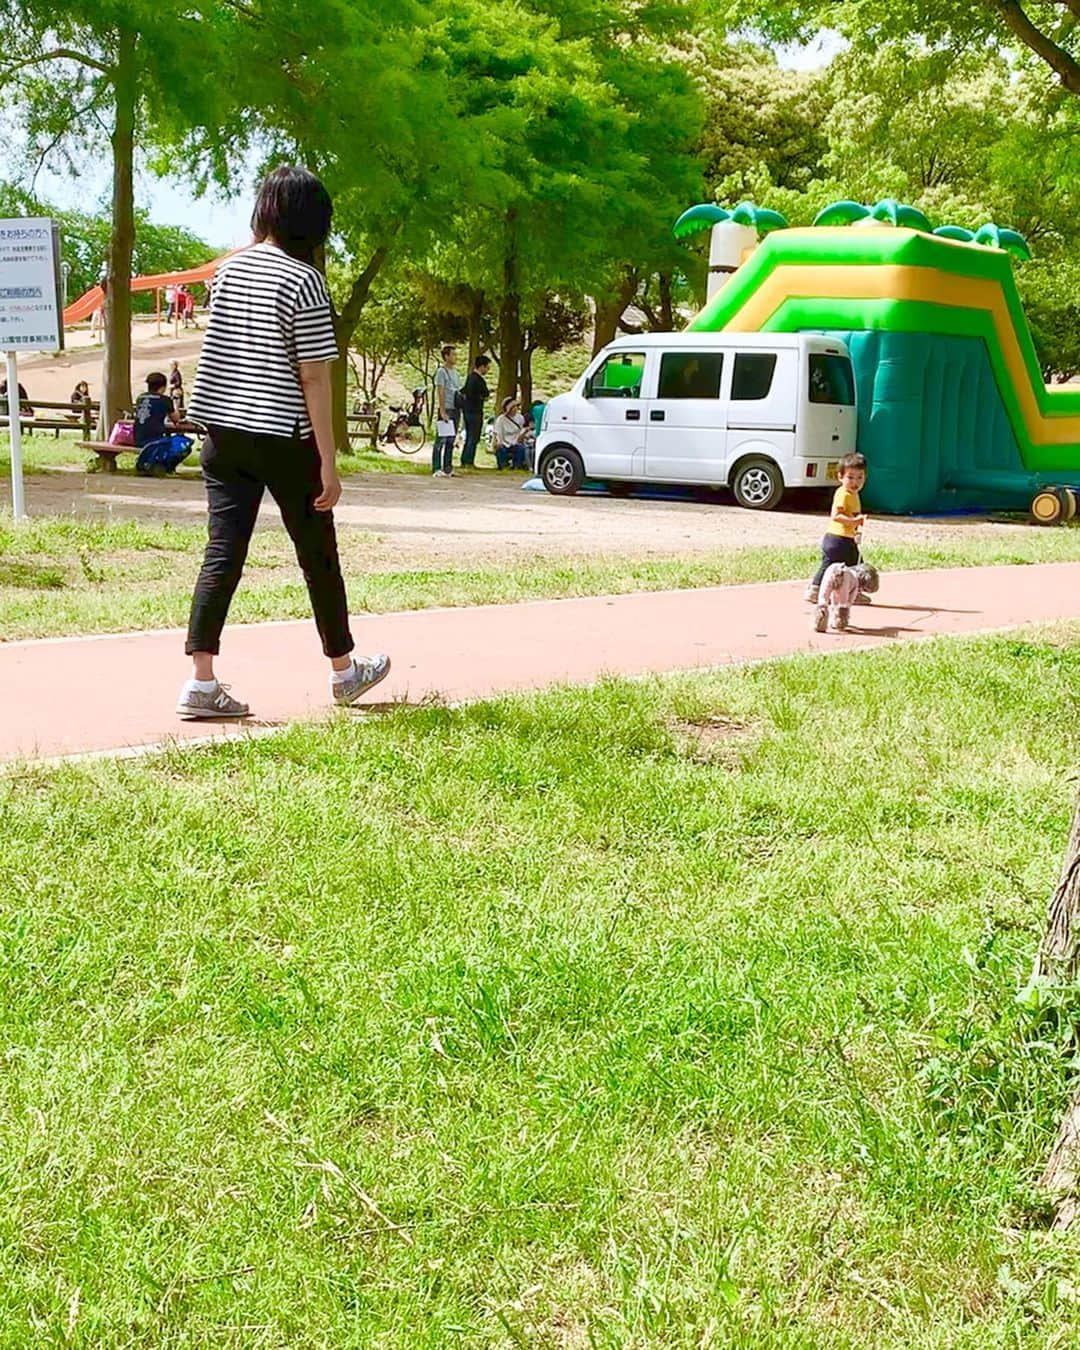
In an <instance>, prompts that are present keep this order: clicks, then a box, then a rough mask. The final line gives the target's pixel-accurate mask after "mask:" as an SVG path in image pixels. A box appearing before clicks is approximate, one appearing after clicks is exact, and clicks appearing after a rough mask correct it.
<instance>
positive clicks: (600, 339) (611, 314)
mask: <svg viewBox="0 0 1080 1350" xmlns="http://www.w3.org/2000/svg"><path fill="white" fill-rule="evenodd" d="M637 287H638V279H637V273H636V272H635V271H633V269H632V268H629V267H627V268H626V269H625V270H624V271H623V272H622V273H621V275H620V277H619V281H618V285H617V287H616V289H615V292H614V294H612V295H606V296H594V297H593V304H594V306H595V307H596V316H595V327H594V329H593V356H595V355H596V354H597V352H599V351H602V350H603V348H604V347H606V346H607V345H608V343H609V342H614V340H615V334H616V332H617V331H618V328H619V320H620V319H621V318H622V316H623V312H624V310H625V309H626V307H627V305H629V303H630V301H631V300H633V298H634V296H635V295H636V294H637Z"/></svg>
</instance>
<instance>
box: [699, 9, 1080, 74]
mask: <svg viewBox="0 0 1080 1350" xmlns="http://www.w3.org/2000/svg"><path fill="white" fill-rule="evenodd" d="M706 7H707V9H708V11H709V12H710V13H711V14H712V16H713V18H714V20H716V21H717V22H719V23H720V24H721V25H722V26H725V27H726V26H729V25H730V26H732V27H738V26H739V25H741V24H750V25H753V26H754V27H756V28H757V29H758V31H759V32H761V33H763V34H765V35H766V36H768V37H770V38H775V39H778V40H780V41H790V40H792V39H800V38H805V37H806V36H808V35H809V34H810V33H811V32H813V31H814V30H815V29H817V28H832V29H839V30H840V31H841V32H842V33H843V34H844V35H845V36H847V37H849V38H851V39H852V40H854V41H855V42H856V43H857V44H858V45H859V46H860V47H862V48H863V49H864V50H865V51H867V52H870V51H873V50H874V49H875V48H876V47H877V46H879V45H880V44H881V43H883V42H891V41H894V40H896V39H904V38H909V37H916V38H919V39H920V40H921V41H922V42H924V43H925V44H926V45H927V46H929V47H931V48H934V49H937V50H943V49H947V50H951V51H953V52H957V53H963V52H970V51H983V52H987V51H990V52H993V51H999V52H1000V51H1008V50H1012V51H1014V52H1017V53H1019V54H1020V55H1021V56H1023V57H1026V58H1028V59H1030V60H1032V61H1036V62H1038V63H1039V64H1041V65H1043V66H1044V67H1045V68H1046V69H1048V70H1050V71H1052V72H1053V74H1054V76H1055V78H1056V80H1057V82H1058V83H1059V85H1060V86H1061V88H1062V89H1064V90H1066V91H1067V92H1068V93H1070V94H1074V95H1080V24H1078V23H1077V20H1078V19H1080V2H1078V0H858V3H856V4H846V5H837V4H836V3H835V0H706Z"/></svg>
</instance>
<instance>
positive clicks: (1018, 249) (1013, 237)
mask: <svg viewBox="0 0 1080 1350" xmlns="http://www.w3.org/2000/svg"><path fill="white" fill-rule="evenodd" d="M934 233H935V234H936V235H938V237H939V238H941V239H955V240H957V242H959V243H961V244H981V245H982V246H983V247H984V248H1000V249H1004V250H1005V252H1006V253H1011V254H1012V256H1013V257H1014V258H1017V259H1019V261H1020V262H1030V261H1031V249H1030V247H1029V246H1028V241H1027V240H1026V239H1025V238H1024V236H1023V235H1022V234H1021V233H1020V232H1019V231H1018V230H1010V229H1006V228H1004V227H1002V226H1000V225H995V224H994V223H993V221H987V223H986V224H985V225H981V226H980V227H979V228H978V229H977V230H974V231H973V230H965V229H964V227H963V226H962V225H939V226H938V227H937V229H936V230H935V231H934Z"/></svg>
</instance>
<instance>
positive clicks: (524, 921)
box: [0, 625, 1080, 1350]
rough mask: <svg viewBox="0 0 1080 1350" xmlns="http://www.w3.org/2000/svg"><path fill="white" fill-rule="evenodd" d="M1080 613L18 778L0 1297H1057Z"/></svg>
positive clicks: (899, 1320)
mask: <svg viewBox="0 0 1080 1350" xmlns="http://www.w3.org/2000/svg"><path fill="white" fill-rule="evenodd" d="M1078 639H1080V625H1073V626H1065V627H1061V628H1058V629H1052V630H1043V631H1041V632H1036V633H1033V634H1030V635H1025V636H1018V637H1015V638H999V639H982V640H972V641H967V642H962V643H948V642H937V643H934V644H926V645H921V646H919V647H918V648H917V649H912V648H895V649H891V650H889V651H887V652H876V653H873V654H870V653H865V654H854V655H850V656H846V657H843V658H838V659H830V660H820V659H819V660H812V659H796V660H790V661H785V662H782V663H778V664H774V665H768V666H762V667H758V668H754V669H749V670H743V671H729V672H724V673H718V674H715V675H708V676H703V675H694V676H686V677H678V678H672V679H668V680H664V681H657V682H647V683H610V684H606V685H603V686H601V687H599V688H597V689H594V690H590V691H564V692H554V693H551V694H548V695H544V696H530V697H528V698H521V699H507V700H503V701H499V702H495V703H489V704H485V705H481V706H475V707H470V708H467V709H464V710H460V711H449V710H445V709H442V708H438V707H427V708H418V709H399V710H396V711H393V712H391V713H389V714H388V715H386V716H385V717H375V718H371V719H365V720H360V721H357V720H349V719H348V718H347V717H341V718H340V719H335V720H331V721H328V722H327V723H325V724H322V725H317V726H309V727H304V728H297V729H294V730H291V731H289V732H287V733H285V734H282V735H279V736H275V737H273V738H269V739H262V740H254V741H251V742H248V743H241V744H232V745H228V746H223V747H219V748H216V749H213V750H191V749H188V750H176V751H174V752H170V753H168V754H165V755H163V756H161V757H159V758H156V759H151V760H141V761H128V762H111V761H103V762H98V763H94V764H92V765H84V766H81V767H78V768H76V767H66V768H61V769H54V770H44V769H33V768H32V769H27V770H24V771H21V772H19V773H16V774H10V775H8V776H7V777H5V778H3V779H0V874H2V875H3V876H4V878H5V880H6V885H5V887H4V888H3V901H2V904H0V952H2V965H0V970H2V972H3V983H4V991H3V998H2V1000H0V1018H2V1020H3V1042H4V1062H5V1073H4V1075H3V1077H2V1078H0V1173H2V1176H3V1186H2V1188H0V1324H2V1326H3V1328H4V1332H3V1337H2V1339H3V1341H4V1343H5V1344H9V1345H12V1346H15V1345H19V1346H22V1345H30V1344H60V1343H65V1344H69V1345H75V1346H86V1347H95V1348H96V1347H103V1346H104V1347H112V1346H124V1347H128V1346H147V1347H161V1346H181V1345H183V1346H210V1345H213V1346H236V1347H279V1346H289V1347H307V1346H311V1347H316V1346H319V1347H322V1346H334V1347H347V1346H351V1347H368V1346H388V1347H389V1346H393V1347H398V1346H401V1347H406V1346H407V1347H415V1346H430V1347H442V1346H447V1345H457V1344H461V1345H469V1346H496V1345H498V1346H502V1345H506V1346H510V1345H537V1346H541V1345H542V1346H583V1345H599V1346H608V1345H610V1346H615V1345H619V1346H623V1345H632V1346H641V1347H646V1346H648V1347H652V1346H672V1347H698V1346H706V1345H708V1346H716V1347H720V1346H746V1347H757V1346H783V1347H805V1346H829V1347H832V1346H837V1347H866V1346H904V1347H910V1346H920V1347H922V1346H926V1347H930V1346H935V1347H937V1346H940V1347H946V1346H948V1347H950V1350H952V1348H954V1347H971V1348H972V1350H982V1347H986V1346H1006V1345H1007V1346H1014V1345H1020V1344H1032V1345H1040V1346H1058V1345H1060V1346H1066V1345H1073V1344H1075V1343H1076V1336H1077V1332H1078V1329H1080V1307H1078V1304H1077V1302H1076V1293H1075V1285H1074V1283H1073V1281H1074V1278H1075V1270H1076V1261H1077V1259H1078V1257H1080V1249H1078V1240H1077V1238H1076V1237H1073V1238H1068V1237H1061V1236H1055V1235H1052V1234H1050V1233H1048V1232H1047V1231H1046V1230H1045V1226H1044V1224H1045V1214H1044V1213H1043V1210H1042V1208H1041V1205H1040V1203H1039V1200H1038V1197H1037V1196H1035V1195H1034V1193H1033V1191H1032V1189H1031V1185H1032V1181H1033V1179H1034V1178H1035V1177H1036V1176H1037V1173H1038V1168H1039V1165H1040V1163H1041V1161H1042V1159H1043V1157H1044V1155H1045V1153H1046V1151H1047V1148H1048V1146H1049V1142H1050V1139H1051V1137H1052V1134H1053V1130H1054V1127H1055V1124H1056V1120H1057V1117H1058V1114H1059V1112H1060V1110H1061V1108H1062V1105H1063V1103H1064V1101H1065V1099H1066V1096H1067V1092H1068V1084H1067V1081H1066V1072H1067V1071H1066V1068H1065V1063H1066V1061H1067V1059H1068V1058H1069V1056H1068V1054H1062V1052H1061V1044H1060V1043H1061V1042H1062V1040H1063V1038H1064V1039H1065V1040H1068V1035H1067V1033H1065V1034H1064V1036H1063V1032H1062V1030H1061V1027H1062V1026H1068V1025H1071V1018H1070V1017H1069V1016H1068V1014H1070V1013H1074V1012H1075V1011H1076V1008H1075V996H1073V998H1072V1000H1071V1005H1070V1006H1069V1007H1067V1008H1065V1009H1064V1011H1063V1012H1062V1013H1061V1014H1059V1013H1058V1012H1056V1011H1055V1010H1054V1009H1053V1008H1051V1009H1049V1010H1045V1011H1043V1012H1041V1013H1040V1012H1037V1011H1034V1010H1032V1009H1031V1008H1030V1007H1028V1006H1027V1005H1025V1004H1023V1003H1021V1002H1020V1001H1018V1000H1017V998H1016V993H1017V990H1018V988H1020V987H1021V986H1023V985H1024V983H1025V980H1026V977H1027V973H1028V970H1029V967H1030V963H1031V958H1032V954H1033V951H1034V948H1035V945H1036V941H1037V936H1038V932H1039V928H1040V925H1041V919H1042V914H1043V911H1044V907H1045V903H1046V899H1047V896H1048V893H1049V890H1050V888H1051V886H1052V884H1053V881H1054V879H1055V876H1056V871H1057V868H1058V866H1059V863H1060V858H1061V854H1062V850H1063V847H1064V843H1065V837H1066V830H1067V822H1068V812H1069V807H1070V797H1071V793H1072V791H1073V787H1072V785H1071V784H1070V781H1069V780H1070V777H1071V775H1072V774H1073V772H1074V770H1075V765H1076V763H1077V758H1078V755H1080V732H1078V728H1077V720H1076V699H1077V694H1078V692H1080V646H1078V645H1077V643H1078ZM1066 1002H1069V1000H1066ZM1059 1015H1060V1016H1061V1017H1062V1021H1061V1025H1060V1026H1059V1022H1058V1017H1059Z"/></svg>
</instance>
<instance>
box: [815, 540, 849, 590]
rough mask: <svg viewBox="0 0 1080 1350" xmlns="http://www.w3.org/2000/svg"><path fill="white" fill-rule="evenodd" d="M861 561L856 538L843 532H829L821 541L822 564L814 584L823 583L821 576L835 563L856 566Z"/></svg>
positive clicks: (816, 573)
mask: <svg viewBox="0 0 1080 1350" xmlns="http://www.w3.org/2000/svg"><path fill="white" fill-rule="evenodd" d="M858 561H859V546H858V544H857V543H856V542H855V540H854V539H849V538H848V537H847V536H846V535H843V534H827V535H826V536H825V538H824V539H823V540H822V541H821V566H820V567H819V568H818V570H817V571H816V572H815V573H814V580H813V581H812V582H811V585H813V586H820V585H821V578H822V577H823V576H824V575H825V573H826V572H827V571H828V570H829V568H830V567H831V566H832V564H833V563H843V564H844V566H845V567H854V566H855V564H856V563H857V562H858Z"/></svg>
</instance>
